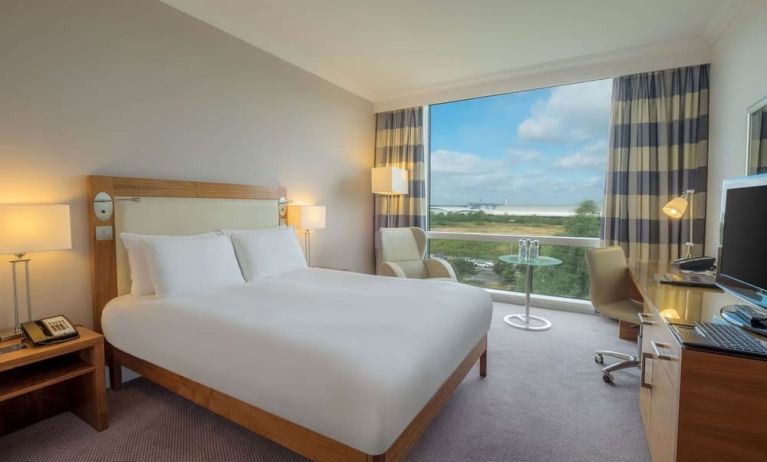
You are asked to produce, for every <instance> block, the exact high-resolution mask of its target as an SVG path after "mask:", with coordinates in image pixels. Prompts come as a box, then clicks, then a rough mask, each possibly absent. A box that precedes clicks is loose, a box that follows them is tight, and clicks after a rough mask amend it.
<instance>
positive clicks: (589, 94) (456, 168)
mask: <svg viewBox="0 0 767 462" xmlns="http://www.w3.org/2000/svg"><path fill="white" fill-rule="evenodd" d="M611 86H612V85H611V81H610V80H601V81H594V82H585V83H579V84H573V85H564V86H559V87H553V88H543V89H538V90H531V91H525V92H518V93H509V94H505V95H498V96H490V97H486V98H477V99H472V100H465V101H456V102H451V103H444V104H437V105H433V106H431V108H430V111H431V112H430V114H431V116H430V150H431V151H430V175H431V176H430V183H429V184H430V193H429V201H430V225H429V226H430V229H432V230H435V231H453V232H473V233H495V234H523V235H538V236H545V235H549V236H550V235H558V236H566V235H573V234H570V232H571V231H570V230H568V229H567V227H566V221H567V218H569V217H573V216H575V215H576V211H577V210H578V207H579V206H582V205H584V204H586V205H587V206H590V207H593V208H596V209H601V206H602V197H603V194H604V180H605V167H606V160H607V138H608V126H609V116H610V96H611ZM598 233H599V229H598V228H596V229H590V230H589V234H576V235H577V236H589V237H598Z"/></svg>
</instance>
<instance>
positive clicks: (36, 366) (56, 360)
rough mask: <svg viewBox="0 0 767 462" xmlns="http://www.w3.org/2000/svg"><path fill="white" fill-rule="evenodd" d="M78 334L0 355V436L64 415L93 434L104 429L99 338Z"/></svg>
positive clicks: (85, 331)
mask: <svg viewBox="0 0 767 462" xmlns="http://www.w3.org/2000/svg"><path fill="white" fill-rule="evenodd" d="M77 330H78V332H79V333H80V338H78V339H75V340H70V341H68V342H64V343H59V344H56V345H48V346H40V347H32V346H29V348H25V349H22V350H18V351H13V352H10V353H3V354H0V435H3V434H5V433H9V432H12V431H14V430H16V429H18V428H21V427H24V426H26V425H29V424H32V423H34V422H37V421H39V420H42V419H45V418H47V417H50V416H52V415H55V414H58V413H61V412H64V411H72V412H74V413H75V414H76V415H77V416H79V417H80V418H81V419H83V420H84V421H85V422H87V423H88V424H89V425H90V426H91V427H93V428H95V429H96V430H98V431H102V430H105V429H106V428H107V427H108V426H109V423H108V418H107V404H106V387H105V383H104V337H103V336H101V335H100V334H97V333H96V332H93V331H92V330H90V329H86V328H85V327H81V326H77ZM21 341H22V340H13V341H9V342H4V343H1V344H0V346H8V345H10V344H13V343H20V342H21Z"/></svg>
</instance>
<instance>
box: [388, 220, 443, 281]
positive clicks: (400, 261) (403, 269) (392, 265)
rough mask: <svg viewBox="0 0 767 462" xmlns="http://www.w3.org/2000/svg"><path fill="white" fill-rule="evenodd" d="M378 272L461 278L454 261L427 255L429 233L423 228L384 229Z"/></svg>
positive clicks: (396, 275) (433, 277) (411, 276)
mask: <svg viewBox="0 0 767 462" xmlns="http://www.w3.org/2000/svg"><path fill="white" fill-rule="evenodd" d="M379 233H380V240H381V247H380V254H379V261H380V262H381V263H380V264H379V265H378V271H377V273H378V274H380V275H382V276H393V277H398V278H411V279H442V280H450V281H455V280H457V279H456V277H455V272H454V271H453V267H452V266H450V263H448V262H446V261H445V260H442V259H441V258H426V233H425V232H424V230H422V229H421V228H381V229H380V231H379Z"/></svg>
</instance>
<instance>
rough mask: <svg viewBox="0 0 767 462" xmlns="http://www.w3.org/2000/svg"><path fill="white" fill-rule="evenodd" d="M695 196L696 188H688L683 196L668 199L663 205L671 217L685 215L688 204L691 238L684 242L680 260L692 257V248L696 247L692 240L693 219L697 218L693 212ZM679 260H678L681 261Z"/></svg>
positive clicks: (664, 210) (665, 211)
mask: <svg viewBox="0 0 767 462" xmlns="http://www.w3.org/2000/svg"><path fill="white" fill-rule="evenodd" d="M694 196H695V190H694V189H688V190H687V191H685V192H684V193H682V195H681V196H679V197H675V198H673V199H671V200H670V201H668V203H667V204H666V205H665V206H663V213H665V214H666V215H667V216H668V217H669V218H680V219H681V218H682V217H683V216H684V212H685V211H687V208H688V205H689V209H690V212H689V213H688V214H687V215H688V216H689V217H690V226H689V228H690V239H689V241H687V242H685V243H684V247H685V252H684V258H683V259H680V260H687V259H690V258H692V249H693V248H694V247H695V243H694V242H693V240H692V228H693V220H694V219H695V217H694V213H693V197H694ZM680 260H677V261H680Z"/></svg>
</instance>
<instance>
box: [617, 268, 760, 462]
mask: <svg viewBox="0 0 767 462" xmlns="http://www.w3.org/2000/svg"><path fill="white" fill-rule="evenodd" d="M629 266H630V268H631V275H632V278H633V280H634V282H635V283H636V285H637V287H638V289H639V291H640V292H641V293H642V296H643V297H644V312H643V313H642V316H641V322H642V337H641V342H642V356H641V361H642V365H641V366H642V377H641V387H640V389H639V390H640V392H639V403H640V412H641V415H642V422H643V424H644V428H645V435H646V437H647V442H648V445H649V447H650V454H651V455H652V459H653V461H654V462H665V461H674V460H677V461H703V460H738V461H751V460H753V461H756V460H760V461H764V460H767V361H764V360H758V359H749V358H743V357H737V356H730V355H726V354H719V353H712V352H706V351H701V350H694V349H689V348H684V347H682V345H681V344H680V343H679V342H678V341H677V339H676V337H675V336H674V335H673V334H672V332H671V327H670V324H672V323H676V324H694V323H695V321H712V320H714V318H715V317H717V316H718V314H719V309H720V308H721V307H722V306H724V305H729V304H734V303H742V301H740V300H739V299H738V298H736V297H734V296H732V295H729V294H726V293H724V292H722V291H719V290H717V289H702V288H692V287H684V286H675V285H669V284H659V283H657V282H655V280H654V278H653V274H655V273H659V272H666V271H668V269H669V268H668V266H667V265H659V264H656V263H649V264H648V263H644V264H640V263H630V264H629Z"/></svg>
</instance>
